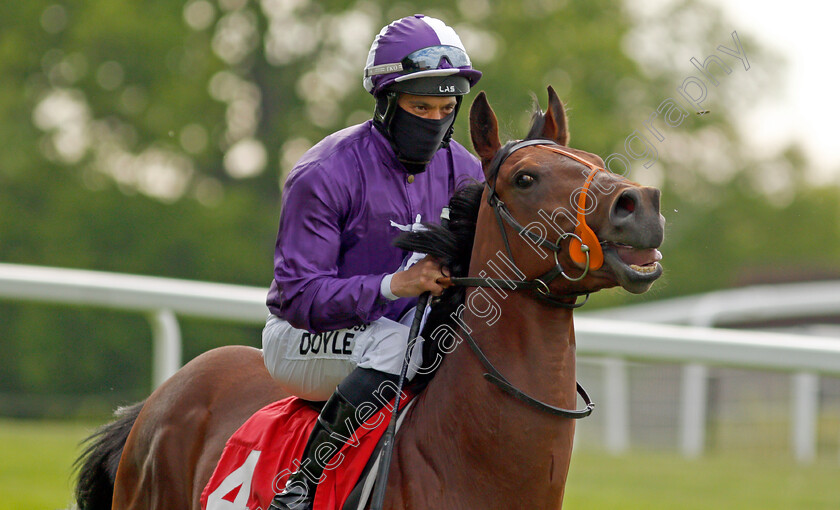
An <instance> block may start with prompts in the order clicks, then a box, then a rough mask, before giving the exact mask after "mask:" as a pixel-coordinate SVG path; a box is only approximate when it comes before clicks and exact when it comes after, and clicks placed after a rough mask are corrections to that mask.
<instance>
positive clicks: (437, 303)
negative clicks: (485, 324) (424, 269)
mask: <svg viewBox="0 0 840 510" xmlns="http://www.w3.org/2000/svg"><path fill="white" fill-rule="evenodd" d="M544 125H545V114H544V113H543V112H542V111H541V110H540V109H539V108H538V107H537V108H536V110H535V111H534V114H533V116H532V124H531V129H530V130H529V131H528V136H527V137H526V138H525V140H532V139H537V138H540V134H541V133H542V130H543V126H544ZM516 142H518V140H514V141H510V142H507V143H506V144H505V145H504V146H502V147H501V149H499V151H498V152H497V153H496V154H495V156H494V157H493V160H492V161H491V163H490V168H491V172H490V174H489V175H488V176H487V178H488V180H490V181H491V182H492V181H494V180H495V179H496V175H497V174H498V171H499V164H498V162H499V160H500V159H501V158H502V157H503V156H504V155H505V154H507V152H508V151H509V150H510V148H511V147H512V146H513V145H515V144H516ZM483 191H484V183H479V182H476V183H473V184H468V185H466V186H464V187H462V188H460V189H459V190H457V191H456V192H455V194H454V195H452V198H451V199H450V201H449V223H448V226H443V225H436V224H431V223H426V224H424V226H425V227H426V230H423V231H416V232H405V233H403V234H401V235H399V236H398V237H397V238H396V239H395V240H394V245H395V246H397V247H398V248H402V249H403V250H406V251H415V252H419V253H427V254H429V255H433V256H434V257H436V258H437V259H438V260H440V261H441V262H442V265H443V266H445V267H446V268H448V269H449V272H450V275H451V276H456V277H463V276H468V274H467V272H468V271H469V269H470V257H471V255H472V248H473V239H474V238H475V228H476V220H477V218H478V209H479V207H480V206H481V195H482V192H483ZM465 296H466V287H461V286H452V287H449V288H448V289H446V290H445V291H444V292H443V294H441V296H440V297H438V298H434V299H433V300H432V304H431V310H430V311H429V315H428V317H427V319H426V325H425V326H424V327H423V331H422V332H421V335H422V336H423V338H424V339H425V340H426V341H425V343H424V345H423V362H424V365H427V366H426V367H424V368H426V369H428V368H429V367H428V365H429V364H430V363H435V362H436V360H438V357H439V356H440V357H443V356H445V353H444V352H443V351H442V350H441V346H440V345H437V342H435V341H433V340H432V338H431V333H432V331H434V330H435V329H436V328H438V327H440V326H442V325H444V324H448V325H449V326H451V330H455V331H457V330H458V325H457V321H456V320H455V318H456V317H457V310H458V307H459V306H461V305H462V304H463V303H464V298H465ZM436 364H437V366H440V364H439V362H437V363H436ZM435 368H437V367H435ZM433 375H434V372H433V371H429V373H425V374H423V373H421V374H418V376H417V377H415V379H414V381H413V383H414V387H415V390H418V391H419V390H421V389H422V388H424V387H425V386H426V385H427V384H428V383H429V381H430V380H431V378H432V376H433Z"/></svg>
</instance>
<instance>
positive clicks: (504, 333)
mask: <svg viewBox="0 0 840 510" xmlns="http://www.w3.org/2000/svg"><path fill="white" fill-rule="evenodd" d="M473 292H487V294H486V295H487V296H490V295H491V294H493V293H494V291H492V290H485V289H482V290H475V291H473ZM493 297H494V298H496V299H494V301H495V303H497V304H498V305H499V306H500V308H501V316H500V317H497V319H498V320H497V321H495V322H493V323H492V324H490V323H488V321H492V317H493V316H487V317H484V318H480V317H478V316H477V315H475V314H473V313H470V309H469V308H467V310H466V311H465V313H464V322H465V323H466V324H467V325H468V326H469V327H470V328H471V329H472V336H473V337H474V338H475V340H476V342H477V343H478V344H479V346H480V347H481V349H482V350H483V351H484V353H485V354H486V356H487V357H488V358H489V359H490V361H491V363H493V364H494V365H495V366H496V368H497V369H498V370H499V371H500V372H501V373H502V374H503V375H504V376H505V377H506V378H507V379H508V380H509V381H510V382H511V383H512V384H513V385H514V386H516V387H517V388H519V389H520V390H522V391H524V392H526V393H528V394H529V395H531V396H533V397H535V398H537V399H539V400H542V401H543V402H546V403H550V404H553V405H555V406H560V407H564V408H567V409H572V408H574V406H575V403H576V394H575V391H576V390H575V369H574V366H575V359H574V348H575V342H574V330H573V325H572V313H571V311H570V310H563V309H557V308H552V307H547V306H545V305H542V304H539V303H537V302H536V301H535V300H534V299H533V298H532V297H531V296H528V295H527V294H525V293H509V294H508V296H507V297H506V298H505V299H501V298H498V296H497V295H494V294H493ZM468 302H469V301H468ZM464 343H466V342H464ZM484 372H485V370H484V368H483V367H482V366H481V364H480V363H479V361H478V359H477V358H476V356H475V354H474V353H473V352H472V350H471V349H470V347H469V346H468V345H458V347H457V348H456V349H455V351H454V352H452V353H450V354H449V355H447V357H446V359H445V361H444V362H443V364H442V365H441V367H440V369H439V370H438V373H437V374H436V376H435V378H434V380H433V381H432V382H431V383H430V384H429V386H428V388H427V389H426V391H425V392H424V393H423V395H421V400H420V401H419V402H418V403H417V405H416V406H415V409H414V410H413V412H412V417H411V422H412V426H411V427H407V430H405V432H403V433H402V434H403V437H402V438H401V441H400V443H401V448H400V455H403V456H408V457H409V458H405V457H404V458H403V459H401V461H400V465H401V466H407V467H408V466H410V468H409V471H410V473H402V472H401V473H400V476H399V478H401V479H405V478H409V480H403V483H402V484H401V485H402V489H403V491H409V493H410V492H412V491H415V490H420V491H422V492H423V493H424V494H423V496H422V497H424V498H428V497H429V494H432V495H434V494H436V493H439V494H440V496H441V499H440V501H433V502H432V503H434V504H435V505H434V506H435V508H450V507H451V508H497V507H504V508H507V507H509V503H510V501H513V500H515V501H517V502H522V505H519V504H518V503H517V506H520V507H522V508H559V506H560V502H561V501H562V495H563V487H564V486H565V479H566V474H567V471H568V465H569V456H570V454H571V448H572V439H573V435H574V422H573V420H569V419H566V418H558V417H556V416H552V415H549V414H547V413H544V412H543V411H540V410H537V409H535V408H533V407H531V406H529V405H527V404H525V403H524V402H522V401H520V400H518V399H516V398H514V397H512V396H510V395H508V394H506V393H504V392H502V391H501V390H500V389H499V388H498V387H497V386H495V385H493V384H491V383H490V382H488V381H487V380H485V379H484V377H483V374H484ZM403 460H404V461H405V463H403ZM418 470H419V472H421V473H428V475H427V476H420V477H419V480H412V479H413V478H414V475H416V474H417V473H418ZM406 481H410V482H412V483H405V482H406ZM429 491H431V492H429ZM436 491H437V492H436ZM403 496H404V497H407V498H408V499H414V498H411V497H410V496H409V494H408V493H405V494H403ZM426 501H427V502H428V499H426ZM403 503H404V504H405V503H406V502H405V501H403Z"/></svg>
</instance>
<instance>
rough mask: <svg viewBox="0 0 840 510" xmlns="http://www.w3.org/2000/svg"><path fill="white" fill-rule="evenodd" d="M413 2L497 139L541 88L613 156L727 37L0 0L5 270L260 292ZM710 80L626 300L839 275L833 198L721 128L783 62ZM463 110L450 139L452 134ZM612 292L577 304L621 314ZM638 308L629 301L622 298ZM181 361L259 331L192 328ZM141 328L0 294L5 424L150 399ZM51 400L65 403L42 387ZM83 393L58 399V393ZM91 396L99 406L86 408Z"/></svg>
mask: <svg viewBox="0 0 840 510" xmlns="http://www.w3.org/2000/svg"><path fill="white" fill-rule="evenodd" d="M415 12H425V13H426V14H429V15H434V16H437V17H440V18H442V19H444V20H446V21H447V22H448V23H449V24H450V25H452V26H454V27H455V28H456V30H457V31H458V32H459V34H460V35H461V37H462V39H463V40H464V42H465V45H466V46H467V49H468V50H469V51H470V54H471V56H472V57H473V61H474V64H475V66H476V67H478V68H479V69H481V70H483V71H484V73H485V75H484V78H483V79H482V81H481V83H480V84H479V86H478V87H477V88H478V89H479V90H485V91H486V92H487V93H488V96H489V98H490V101H491V103H492V104H493V106H494V108H495V109H496V112H497V115H498V117H499V119H500V121H501V125H502V130H503V134H504V135H506V136H507V137H510V138H516V137H518V136H522V135H523V134H524V132H525V129H526V126H527V123H528V119H529V117H530V112H531V111H532V99H531V98H530V97H529V94H531V93H534V94H536V97H537V98H538V99H539V100H540V101H542V102H543V104H544V103H545V87H546V85H549V84H551V85H553V86H554V87H555V88H556V90H557V91H558V93H559V94H560V96H561V98H563V99H564V101H565V102H566V104H567V108H568V109H569V114H570V125H571V130H572V144H573V145H574V146H575V147H580V148H583V149H586V150H588V151H591V152H595V153H598V154H601V155H603V156H606V155H608V154H610V153H612V152H620V151H624V143H625V140H626V139H627V137H628V136H629V135H630V134H631V133H632V132H633V131H637V130H638V131H640V132H642V133H644V125H643V122H644V121H646V120H647V119H648V117H649V116H650V114H651V112H653V111H654V110H655V109H656V107H657V106H658V105H659V104H660V103H661V102H662V101H663V100H665V99H666V98H669V97H672V98H677V97H678V96H677V95H676V94H677V92H676V87H677V86H679V85H680V84H681V83H682V80H683V79H685V78H686V77H688V76H690V75H697V74H698V71H697V70H696V69H694V68H693V67H692V66H691V65H690V63H689V58H690V57H692V56H694V57H697V58H698V59H700V60H701V61H702V60H703V59H704V58H705V56H706V55H709V54H712V53H713V52H714V51H715V48H716V47H717V46H718V45H721V44H723V45H726V46H729V47H732V39H731V36H730V34H731V32H732V31H733V30H737V29H738V27H736V26H732V25H731V24H730V23H729V22H728V21H727V20H725V19H723V18H722V16H721V14H720V13H719V12H718V11H717V10H715V9H713V8H711V7H708V6H706V5H705V4H702V3H699V2H696V1H693V0H686V1H677V2H671V3H666V4H663V5H662V6H660V7H658V8H657V9H655V10H652V9H641V8H639V6H638V5H625V4H621V3H616V2H611V1H607V0H594V1H586V2H583V1H577V0H524V1H523V2H492V1H490V0H459V1H457V2H449V1H447V2H443V1H429V2H423V3H422V6H421V4H420V3H419V2H397V3H394V2H390V1H385V0H359V1H356V2H352V1H346V0H324V1H317V2H316V1H313V0H189V1H187V2H182V1H175V0H147V1H144V2H134V1H130V0H49V1H45V0H31V1H27V2H2V3H0V76H2V77H3V79H2V80H0V140H2V141H3V143H2V144H0V261H2V262H12V263H24V264H39V265H50V266H59V267H75V268H88V269H96V270H106V271H117V272H127V273H139V274H150V275H161V276H172V277H179V278H189V279H200V280H209V281H221V282H231V283H238V284H248V285H258V286H265V287H267V285H268V283H269V281H270V278H271V271H272V257H271V256H272V247H273V243H274V235H275V230H276V221H277V216H278V212H279V198H280V189H281V186H282V182H283V179H284V177H285V173H286V172H287V171H288V169H289V168H290V167H291V165H292V164H293V163H294V162H295V161H296V160H297V158H298V157H299V156H300V155H301V154H302V153H303V152H304V151H305V150H306V149H307V148H308V147H310V146H311V145H312V144H314V143H315V142H317V141H318V140H319V139H320V138H322V137H323V136H325V135H327V134H328V133H330V132H333V131H335V130H337V129H340V128H342V127H345V126H347V125H350V124H354V123H357V122H361V121H363V120H366V119H367V118H369V117H370V112H371V110H372V101H371V98H370V97H369V96H368V95H367V94H366V93H365V91H364V90H363V89H362V87H361V68H362V67H363V65H364V61H365V56H366V54H367V50H368V48H369V45H370V41H371V40H372V38H373V36H374V35H375V33H376V32H377V31H378V30H379V29H380V27H381V26H383V25H384V24H386V23H388V22H389V21H391V20H393V19H396V18H399V17H402V16H405V15H409V14H413V13H415ZM738 33H739V36H740V39H741V42H742V43H743V46H744V49H745V52H746V53H747V55H748V58H749V61H750V64H751V67H750V69H749V71H747V70H745V69H744V68H743V66H741V64H740V63H739V62H737V61H735V60H733V59H729V58H728V57H725V58H724V60H726V62H727V63H728V64H731V67H732V69H733V72H732V73H731V74H730V75H721V76H720V82H721V83H720V85H719V86H718V87H710V88H709V98H708V100H707V102H706V103H705V104H704V106H706V107H707V108H708V109H709V110H711V113H710V114H708V115H704V116H696V115H691V116H690V117H689V118H688V119H687V120H686V121H685V122H684V123H683V124H682V125H680V126H679V127H677V128H673V129H669V128H662V133H663V134H664V136H665V140H664V141H662V142H658V143H656V144H655V146H656V148H657V150H658V161H657V162H656V163H655V164H654V165H653V166H651V167H650V168H645V167H644V166H643V165H642V164H641V162H635V163H634V166H633V169H632V176H633V177H634V178H635V179H637V180H639V181H642V182H644V183H646V184H652V185H657V186H660V187H661V188H663V191H664V195H663V197H664V198H663V212H664V214H665V216H666V218H667V219H668V227H667V228H668V230H667V236H666V244H665V245H664V248H663V252H664V254H665V260H664V264H665V267H666V278H665V281H664V282H663V283H662V284H657V286H656V289H655V290H654V292H652V293H651V294H650V295H649V296H646V297H644V298H643V299H657V298H665V297H669V296H676V295H681V294H687V293H694V292H700V291H705V290H710V289H714V288H721V287H728V286H734V285H739V284H743V283H749V282H756V281H767V280H780V279H793V278H815V277H824V276H837V274H838V271H837V269H838V268H837V266H836V262H835V261H836V260H837V257H838V255H840V236H838V235H837V234H838V232H839V231H840V225H838V218H840V214H838V212H840V211H838V208H839V207H840V206H838V203H840V202H839V201H838V191H837V189H836V188H835V187H830V186H822V187H817V186H815V185H812V184H809V180H808V161H807V160H806V158H805V157H804V156H803V155H802V154H801V151H800V150H799V149H798V148H797V147H794V146H791V147H779V148H778V150H777V151H774V152H773V153H768V154H754V153H748V152H747V151H746V150H745V149H744V148H743V146H742V144H741V143H740V141H739V135H738V132H737V131H736V130H735V128H734V122H733V121H734V118H735V116H736V115H737V113H738V112H739V111H744V108H748V107H749V106H750V105H751V104H753V103H754V102H757V101H758V100H760V99H761V98H762V97H766V96H768V94H770V95H771V94H772V90H773V87H774V84H775V83H776V80H777V79H778V70H779V69H780V67H781V66H782V65H783V63H782V62H780V61H779V59H778V57H777V56H775V55H773V54H771V53H769V52H767V51H765V50H764V49H762V48H761V47H759V46H758V45H757V44H756V43H755V42H754V41H753V40H752V39H751V38H750V37H749V34H747V33H743V32H740V31H739V32H738ZM466 117H467V116H466V115H461V116H460V118H459V120H458V124H457V131H456V139H458V140H459V141H461V142H462V143H463V144H464V145H466V146H467V147H471V144H470V143H469V142H468V136H467V130H466ZM627 299H628V296H626V295H625V294H624V293H622V292H620V291H614V292H613V291H611V292H607V293H604V294H603V295H600V296H597V297H596V298H593V300H592V306H607V305H613V304H619V303H622V302H624V301H625V300H627ZM633 299H634V300H637V299H639V298H638V297H633ZM182 328H183V330H184V331H183V333H184V337H185V349H186V353H185V354H186V358H187V359H189V358H191V357H193V356H195V355H196V354H198V353H200V352H202V351H204V350H206V349H208V348H211V347H214V346H217V345H223V344H230V343H244V344H250V345H258V343H259V330H258V329H255V328H241V327H233V326H229V325H225V324H217V323H212V322H211V323H200V322H198V321H185V322H184V323H183V324H182ZM148 336H149V327H148V325H147V324H146V322H145V320H144V319H143V318H142V317H136V316H131V315H126V314H120V313H111V312H108V313H103V312H101V311H98V310H86V309H67V308H53V307H49V306H33V305H18V304H14V303H10V302H4V303H0V345H2V352H3V354H4V357H3V359H4V360H3V363H2V364H0V414H37V413H45V414H65V413H84V412H86V410H87V409H89V408H90V406H94V407H95V403H96V402H97V401H99V400H100V399H99V398H98V397H96V396H102V397H103V398H104V401H105V402H106V403H107V405H111V404H113V403H115V402H118V401H127V400H133V399H140V398H143V396H145V394H146V392H147V391H148V381H149V377H150V375H149V366H150V363H149V356H150V354H149V342H148V340H147V339H148ZM55 394H61V395H65V397H63V398H61V399H58V400H56V399H54V398H48V396H50V395H55ZM82 394H84V395H88V397H85V398H84V399H82V398H73V397H72V396H73V395H82ZM90 395H93V396H94V398H93V403H91V401H90V398H91V397H89V396H90Z"/></svg>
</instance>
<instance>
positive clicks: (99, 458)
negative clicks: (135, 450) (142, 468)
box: [75, 402, 143, 510]
mask: <svg viewBox="0 0 840 510" xmlns="http://www.w3.org/2000/svg"><path fill="white" fill-rule="evenodd" d="M142 408H143V402H138V403H136V404H133V405H131V406H128V407H121V408H119V409H117V411H116V412H115V413H114V415H115V416H116V417H117V419H116V420H114V421H112V422H111V423H109V424H107V425H103V426H102V427H100V428H99V429H98V430H97V431H96V432H94V433H93V434H91V436H90V437H88V438H87V439H85V440H84V441H83V442H82V444H87V446H86V447H85V450H84V451H83V452H82V454H81V455H80V456H79V458H78V459H76V464H75V465H76V467H77V469H78V470H79V479H78V482H77V483H76V504H77V505H78V508H79V510H109V509H110V508H111V499H112V498H113V496H114V480H115V479H116V477H117V466H118V465H119V463H120V456H122V451H123V447H124V446H125V442H126V439H128V433H129V432H131V427H133V426H134V422H135V421H136V420H137V415H139V414H140V410H141V409H142Z"/></svg>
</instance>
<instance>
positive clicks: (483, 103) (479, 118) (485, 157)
mask: <svg viewBox="0 0 840 510" xmlns="http://www.w3.org/2000/svg"><path fill="white" fill-rule="evenodd" d="M470 137H471V138H472V143H473V148H475V152H476V153H477V154H478V157H480V158H481V166H482V167H483V168H484V169H485V170H486V169H487V167H488V165H489V164H490V161H491V160H492V159H493V156H495V155H496V153H497V152H499V149H500V148H501V147H502V144H501V143H500V142H499V123H498V121H497V120H496V114H495V113H493V109H492V108H490V103H489V102H487V95H486V94H485V93H484V92H483V91H482V92H480V93H479V94H478V95H477V96H476V97H475V99H474V100H473V103H472V107H471V108H470Z"/></svg>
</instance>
